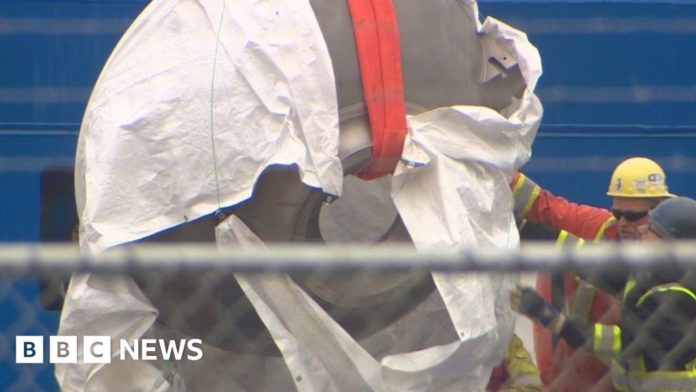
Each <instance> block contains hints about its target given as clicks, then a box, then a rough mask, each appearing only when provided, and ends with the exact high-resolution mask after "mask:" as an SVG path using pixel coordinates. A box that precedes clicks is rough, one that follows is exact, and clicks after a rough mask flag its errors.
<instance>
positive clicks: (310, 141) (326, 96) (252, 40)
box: [56, 0, 541, 391]
mask: <svg viewBox="0 0 696 392" xmlns="http://www.w3.org/2000/svg"><path fill="white" fill-rule="evenodd" d="M453 1H454V0H453ZM462 3H463V4H464V6H466V7H469V8H470V11H471V12H470V15H472V17H473V16H474V15H478V10H477V8H476V3H475V2H471V1H463V2H462ZM223 4H227V3H224V2H222V1H206V0H196V1H180V0H161V1H154V2H152V3H151V4H150V5H149V6H148V7H147V8H146V10H145V11H144V12H143V13H142V14H141V15H140V17H139V18H138V19H137V20H136V21H135V22H134V24H133V25H132V26H131V28H130V29H129V30H128V32H127V33H126V34H125V35H124V37H123V38H122V40H121V42H120V43H119V45H118V46H117V48H116V49H115V51H114V53H113V54H112V56H111V58H110V59H109V61H108V63H107V65H106V66H105V68H104V70H103V72H102V74H101V76H100V78H99V81H98V83H97V85H96V86H95V89H94V92H93V94H92V97H91V99H90V102H89V105H88V107H87V110H86V113H85V117H84V122H83V126H82V129H81V132H80V139H79V144H78V151H77V159H76V194H77V204H78V212H79V216H80V221H81V222H80V223H81V231H80V236H81V238H80V241H81V246H82V247H83V249H85V250H87V251H91V252H99V251H102V250H104V249H106V248H109V247H112V246H116V245H119V244H123V243H127V242H130V241H134V240H137V239H141V238H143V237H146V236H148V235H151V234H153V233H156V232H159V231H162V230H165V229H167V228H170V227H173V226H176V225H178V224H181V223H184V222H186V221H189V220H193V219H195V218H198V217H200V216H203V215H206V214H209V213H211V212H213V211H214V210H215V209H216V208H218V206H220V205H222V206H228V205H233V204H236V203H238V202H240V201H243V200H245V199H246V198H248V197H249V196H250V195H251V191H252V189H253V185H254V183H255V181H256V180H257V177H258V175H259V173H261V172H262V171H263V169H264V168H265V167H267V166H268V165H269V164H272V163H285V164H289V163H296V164H297V165H298V166H299V168H300V170H301V174H302V180H303V182H305V183H306V184H308V185H311V186H315V187H319V188H322V190H323V191H324V192H327V193H332V194H340V192H341V184H342V178H341V177H342V173H341V167H340V163H339V161H338V159H337V157H336V154H337V149H338V128H337V124H338V116H337V110H336V107H335V105H336V104H335V102H336V91H335V82H334V77H333V74H332V69H331V62H330V59H329V57H328V52H327V50H326V45H325V43H324V41H323V38H322V36H321V32H320V30H319V28H318V25H317V21H316V19H315V17H314V14H313V12H312V9H311V7H310V5H309V2H308V1H300V0H297V1H295V0H293V1H272V0H269V1H265V2H256V1H251V0H247V1H236V2H234V7H232V6H230V5H224V6H223ZM277 9H282V10H283V12H280V13H276V12H275V11H276V10H277ZM470 22H471V21H462V23H470ZM476 28H477V29H478V31H479V33H480V34H481V35H480V37H481V39H480V42H481V45H482V46H483V49H484V50H483V51H484V56H483V58H482V59H481V62H482V63H484V64H488V62H487V60H488V58H489V57H496V58H499V61H498V63H499V64H502V66H503V67H510V66H512V65H514V64H516V65H518V66H519V68H520V71H521V73H522V76H523V77H524V79H525V82H526V86H527V87H526V90H525V91H524V93H523V94H522V96H521V97H520V98H519V99H515V100H514V102H513V103H512V104H511V106H509V107H508V108H506V109H505V110H504V111H502V112H497V111H495V110H492V109H489V108H486V107H481V106H453V107H445V108H438V109H434V110H430V111H427V112H424V113H421V114H418V115H416V116H410V117H409V119H408V125H409V133H408V137H407V140H406V143H405V147H404V154H403V158H404V162H406V163H408V164H405V163H400V164H399V167H398V168H397V171H396V172H395V175H394V178H393V184H392V197H393V200H394V203H395V204H396V207H397V210H398V211H399V213H400V215H401V217H402V219H403V221H404V224H405V226H406V227H407V229H408V231H409V234H410V235H411V237H412V238H413V240H414V242H415V244H416V246H417V247H418V248H420V249H424V248H428V247H443V246H445V247H477V246H496V247H509V248H512V247H515V246H517V245H518V241H519V239H518V235H517V231H516V229H515V227H514V221H513V217H512V195H511V192H510V189H509V187H508V183H509V182H510V180H511V176H512V174H513V172H514V170H515V169H517V168H518V167H519V166H521V165H522V164H523V163H524V162H525V161H526V160H527V159H529V157H530V147H531V143H532V141H533V139H534V136H535V133H536V130H537V127H538V125H539V122H540V119H541V104H540V103H539V101H538V99H537V98H536V97H535V95H534V93H533V90H534V88H535V86H536V82H537V79H538V77H539V76H540V74H541V62H540V59H539V55H538V53H537V51H536V49H535V48H534V47H533V46H531V45H530V44H529V43H528V42H527V39H526V36H525V35H524V34H522V33H520V32H519V31H516V30H514V29H512V28H510V27H509V26H507V25H505V24H503V23H500V22H498V21H496V20H494V19H487V20H486V21H485V23H483V24H479V22H478V20H476ZM497 73H499V69H498V68H496V67H493V68H491V67H489V66H487V65H486V66H484V67H483V74H482V75H481V80H488V79H490V78H492V77H494V76H496V75H497ZM279 191H282V190H279ZM221 229H222V228H221ZM228 230H232V231H234V230H233V229H231V228H228ZM223 242H224V241H223ZM228 242H233V241H228ZM433 279H434V281H435V284H436V287H437V289H438V291H437V293H436V294H437V295H436V296H434V297H433V298H431V299H430V300H432V301H434V302H433V303H436V305H432V303H430V302H427V301H426V302H427V303H426V304H425V305H423V306H424V307H425V308H428V306H431V305H432V306H435V307H438V306H440V308H441V309H443V310H444V311H443V312H440V313H437V314H439V315H445V316H446V317H445V318H444V319H443V318H442V317H440V318H432V319H431V320H429V319H428V318H427V317H422V318H421V319H420V320H421V322H422V323H425V324H418V328H419V329H418V330H417V331H415V332H414V331H412V330H411V331H409V327H410V325H404V324H399V323H398V322H397V323H396V324H398V325H394V326H392V327H390V328H392V331H391V332H389V333H391V334H392V336H395V337H396V338H397V339H403V338H404V337H405V336H411V337H413V338H414V339H415V338H417V339H422V340H423V341H427V339H428V336H426V335H427V334H428V333H430V332H431V330H429V329H428V325H427V323H428V322H431V323H436V322H445V323H449V324H451V328H452V329H453V330H454V331H455V333H456V335H454V337H453V338H452V339H451V341H449V342H437V343H433V345H432V346H430V347H428V348H425V349H422V350H418V351H410V352H403V353H395V354H391V355H388V356H385V357H383V358H381V359H379V360H377V359H376V358H375V357H374V356H373V355H371V354H370V353H369V351H370V347H369V345H370V344H372V343H371V342H370V341H369V339H368V340H367V341H365V342H355V341H354V340H353V339H352V338H351V337H350V335H348V334H347V333H346V332H345V331H343V330H342V329H341V328H340V326H338V325H337V324H336V323H335V322H333V320H331V319H330V318H327V317H328V316H327V315H326V314H325V313H323V312H322V311H321V309H320V308H319V307H318V306H317V305H316V304H315V303H314V302H313V301H312V300H311V299H310V298H309V296H307V295H306V294H304V293H303V292H302V290H300V289H299V288H298V287H297V286H296V285H294V284H293V283H292V281H290V280H289V279H287V278H285V277H282V276H269V277H266V278H263V277H260V278H255V279H251V280H247V281H240V285H241V286H242V287H243V288H244V290H245V292H246V294H247V296H248V297H249V299H250V301H252V303H253V304H254V306H255V309H256V311H257V312H258V313H259V315H260V316H261V318H262V319H263V321H264V322H265V323H266V325H267V326H268V327H269V330H270V331H271V333H272V335H273V337H274V338H275V341H276V344H277V345H278V347H279V348H280V350H281V352H282V353H283V358H284V359H285V365H286V366H287V367H288V368H289V369H290V371H291V372H295V371H302V372H303V375H304V377H303V378H302V379H303V380H304V382H299V383H298V382H297V380H295V382H296V386H297V387H298V388H300V389H303V390H345V389H343V388H342V387H343V386H346V385H348V386H349V387H352V386H360V387H363V386H367V388H372V389H375V390H413V391H425V390H447V389H448V388H451V389H452V390H472V391H477V390H482V389H483V388H484V386H485V384H486V382H487V378H488V375H489V373H490V369H491V368H492V366H494V365H496V364H497V362H498V361H500V359H501V358H502V351H503V350H504V349H505V345H506V343H507V340H508V338H509V336H510V334H511V333H512V324H513V319H514V317H513V315H512V311H511V310H510V309H509V306H508V305H507V291H508V288H509V287H510V286H511V285H512V282H513V279H512V278H511V277H505V276H490V275H485V274H462V275H455V274H451V275H444V274H434V276H433ZM274 290H276V291H275V292H274ZM274 293H286V294H288V295H287V296H285V297H282V296H280V297H277V296H276V295H275V294H274ZM279 298H280V299H284V300H295V301H299V302H302V303H303V304H304V305H303V306H304V310H305V311H306V312H305V313H303V314H302V316H303V317H306V319H305V320H306V321H307V322H304V323H303V322H298V321H297V320H299V319H300V316H298V315H297V314H294V315H293V314H291V313H292V312H288V311H287V308H284V307H283V306H280V305H279V304H278V303H276V302H277V301H278V300H279ZM428 309H430V308H428ZM428 309H426V310H423V312H429V311H431V309H430V310H428ZM433 314H435V313H433ZM156 316H157V310H156V309H155V308H154V307H153V306H152V305H151V304H150V303H149V301H148V300H147V299H146V298H145V297H144V296H143V295H142V293H141V292H140V291H139V289H138V286H137V285H136V284H135V283H134V282H132V281H131V280H130V279H127V278H121V277H111V278H103V277H97V276H90V275H80V276H77V277H75V278H74V279H73V280H72V282H71V285H70V288H69V290H68V293H67V298H66V301H65V306H64V310H63V313H62V315H61V326H60V333H61V334H64V335H77V336H84V335H110V336H112V338H113V340H114V341H118V339H121V338H130V339H132V338H138V337H140V336H142V335H143V334H144V333H146V332H147V331H148V330H149V329H150V327H151V326H152V323H153V322H154V320H155V319H156ZM447 317H448V318H449V320H448V319H447ZM443 320H444V321H443ZM312 328H314V329H312ZM312 331H313V332H312ZM406 331H407V332H408V333H406ZM315 332H316V333H318V334H320V335H313V333H315ZM409 334H410V335H409ZM313 336H320V338H317V340H315V341H314V342H313V343H312V342H310V340H311V338H312V337H313ZM414 336H415V337H414ZM375 339H377V338H375ZM310 343H311V344H310ZM373 343H374V342H373ZM375 344H376V343H375ZM307 350H309V351H307ZM334 354H335V355H334ZM337 356H338V357H339V358H341V361H338V362H337V359H336V357H337ZM222 357H224V355H223V354H221V355H220V358H222ZM78 359H79V358H78ZM223 362H224V361H223ZM264 366H266V368H272V367H273V366H275V365H273V366H272V365H270V364H266V365H264ZM255 368H256V367H255ZM204 370H205V369H204V368H201V371H204ZM184 373H185V372H184ZM230 373H234V372H233V371H230ZM56 376H57V378H58V382H59V384H60V385H61V387H62V388H63V389H64V390H66V391H77V390H80V391H82V390H94V391H100V390H105V389H108V386H109V385H111V384H110V383H113V382H117V383H116V384H113V385H116V386H118V388H122V386H123V385H124V384H123V380H124V379H127V380H128V381H129V383H128V385H129V386H130V387H131V388H132V390H167V388H169V389H171V390H180V389H181V388H183V387H176V386H171V387H170V386H169V384H168V383H167V381H166V379H167V380H169V379H172V378H171V377H169V378H166V377H164V376H163V375H162V374H161V372H160V371H159V370H158V368H156V367H155V366H154V365H151V364H148V363H144V362H137V363H129V362H117V363H112V364H110V365H106V366H105V365H100V364H91V365H63V364H57V365H56ZM198 376H199V377H206V376H205V374H203V373H201V374H198ZM220 377H224V372H223V374H221V375H220ZM240 377H242V375H240ZM184 378H186V377H184ZM293 379H294V378H293ZM279 380H281V381H279V382H282V380H283V379H282V377H281V378H279ZM264 381H265V382H269V383H270V382H271V381H272V378H269V379H267V380H264ZM184 382H185V381H184ZM346 382H347V383H348V384H345V383H346ZM175 384H176V383H175ZM176 385H180V384H176ZM219 385H236V384H235V383H232V382H231V383H230V384H219ZM269 385H270V386H268V389H267V390H274V388H273V385H272V384H269ZM279 385H282V384H279ZM285 386H286V387H287V385H285Z"/></svg>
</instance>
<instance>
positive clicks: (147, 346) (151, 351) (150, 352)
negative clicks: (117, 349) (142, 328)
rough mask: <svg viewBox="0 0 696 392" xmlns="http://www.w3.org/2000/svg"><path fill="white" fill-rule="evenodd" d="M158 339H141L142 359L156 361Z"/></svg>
mask: <svg viewBox="0 0 696 392" xmlns="http://www.w3.org/2000/svg"><path fill="white" fill-rule="evenodd" d="M155 353H157V339H141V340H140V354H141V356H140V359H143V360H145V361H154V360H156V359H157V355H155Z"/></svg>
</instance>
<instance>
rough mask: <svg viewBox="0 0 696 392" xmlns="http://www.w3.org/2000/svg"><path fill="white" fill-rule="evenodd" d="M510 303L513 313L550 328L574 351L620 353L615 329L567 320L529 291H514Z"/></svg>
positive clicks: (533, 292) (519, 288) (531, 290)
mask: <svg viewBox="0 0 696 392" xmlns="http://www.w3.org/2000/svg"><path fill="white" fill-rule="evenodd" d="M510 303H511V306H512V308H513V309H514V310H516V311H517V312H519V313H521V314H523V315H525V316H527V317H529V318H530V319H532V320H533V321H536V322H538V323H540V324H541V325H543V326H544V327H547V328H549V329H550V330H551V332H552V333H553V334H554V335H556V336H560V337H562V338H563V339H564V340H565V341H566V342H567V343H568V344H569V345H571V346H572V347H574V348H581V349H584V350H587V351H591V352H594V353H597V354H599V355H601V356H611V355H615V354H618V352H619V351H620V350H621V329H620V328H619V327H618V326H615V325H605V324H590V323H588V322H586V321H584V320H581V319H575V318H570V317H568V316H567V315H565V314H563V313H561V312H560V311H558V310H557V309H555V308H554V307H553V306H552V305H551V304H550V303H548V302H546V300H545V299H544V298H543V297H542V296H541V295H539V293H537V292H536V291H534V290H533V289H531V288H528V287H517V288H516V289H515V290H514V291H513V292H512V293H511V294H510Z"/></svg>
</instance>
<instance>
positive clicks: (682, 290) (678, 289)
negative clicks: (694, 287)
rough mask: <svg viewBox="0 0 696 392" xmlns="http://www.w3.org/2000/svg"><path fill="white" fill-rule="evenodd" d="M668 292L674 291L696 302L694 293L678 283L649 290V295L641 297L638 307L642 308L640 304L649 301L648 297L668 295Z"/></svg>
mask: <svg viewBox="0 0 696 392" xmlns="http://www.w3.org/2000/svg"><path fill="white" fill-rule="evenodd" d="M668 291H673V292H676V293H680V294H684V295H686V296H689V297H691V299H693V300H694V301H696V294H694V292H693V291H691V290H689V289H688V288H686V287H684V286H682V285H680V284H678V283H669V284H663V285H659V286H655V287H653V288H651V289H650V290H648V292H647V293H645V294H643V295H641V296H640V298H639V299H638V303H637V305H639V306H640V304H642V303H643V301H645V300H646V299H648V297H650V296H651V295H653V294H656V293H666V292H668Z"/></svg>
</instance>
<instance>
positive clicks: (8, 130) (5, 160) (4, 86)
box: [0, 0, 696, 391]
mask: <svg viewBox="0 0 696 392" xmlns="http://www.w3.org/2000/svg"><path fill="white" fill-rule="evenodd" d="M453 1H455V0H453ZM146 3H147V2H146V1H143V0H130V1H127V0H121V1H116V0H113V1H98V0H91V1H88V0H83V1H78V0H72V1H67V0H63V1H51V0H47V1H35V0H4V1H3V0H0V53H2V57H0V190H1V191H0V241H4V242H7V241H30V242H33V241H38V240H39V238H40V233H39V223H40V215H39V211H40V205H39V203H40V199H39V191H40V189H39V184H40V172H41V171H42V170H43V169H45V168H47V167H52V166H65V165H68V166H69V165H72V160H73V154H74V151H75V142H76V132H77V129H78V127H79V122H80V119H81V117H82V112H83V110H84V107H85V104H86V101H87V98H88V96H89V93H90V90H91V87H92V85H93V84H94V82H95V81H96V78H97V76H98V74H99V71H100V69H101V67H102V65H103V64H104V62H105V61H106V59H107V57H108V55H109V53H110V51H111V49H112V48H113V46H114V45H115V43H116V42H117V41H118V38H119V37H120V35H121V34H122V33H123V31H125V29H126V28H127V26H128V24H129V23H130V21H131V20H132V19H133V18H134V17H135V16H136V15H137V14H138V12H139V11H140V10H141V9H142V8H143V7H144V6H145V5H146ZM480 11H481V14H482V15H483V16H492V17H496V18H498V19H501V20H504V21H506V22H507V23H509V24H511V25H513V26H516V27H519V28H520V29H522V30H524V31H526V32H527V33H528V35H529V38H530V40H531V41H532V42H533V43H534V44H535V45H536V46H537V47H538V48H539V50H540V52H541V56H542V61H543V65H544V76H543V77H542V79H541V81H540V84H539V87H538V93H539V96H540V97H541V99H542V102H543V103H544V108H545V114H544V120H543V124H542V127H541V131H540V134H539V136H538V138H537V141H536V143H535V145H534V151H533V154H534V155H533V158H532V160H531V161H530V162H529V164H528V165H527V166H526V167H525V171H526V172H527V173H528V174H530V175H531V176H532V177H534V178H535V179H536V180H537V181H538V182H539V183H540V184H541V185H543V186H545V187H547V188H549V189H551V190H553V191H555V192H556V193H559V194H563V195H565V196H567V197H569V198H571V199H574V200H576V201H580V202H584V203H591V204H595V205H600V206H608V204H609V202H610V200H609V198H608V197H606V196H604V191H605V188H606V186H607V182H608V179H609V176H610V174H611V170H612V169H613V167H614V166H615V165H616V163H618V162H619V161H621V160H622V159H623V158H625V157H627V156H631V155H646V156H650V157H653V158H656V159H657V160H658V161H659V162H660V163H662V164H663V166H664V167H665V169H666V171H667V173H668V180H669V182H670V186H671V189H672V190H673V192H676V193H679V194H684V195H690V196H696V182H694V181H692V180H691V177H692V176H693V174H694V171H696V164H695V163H696V110H692V107H693V106H694V104H695V103H696V72H693V71H692V66H691V65H692V64H693V63H694V60H696V2H694V1H668V0H662V1H654V2H650V1H640V0H632V1H629V0H626V1H596V2H588V1H577V0H575V1H572V0H568V1H546V0H517V1H496V0H485V1H481V2H480ZM37 287H38V283H37V282H36V281H33V280H26V281H13V280H9V279H4V280H3V281H1V282H0V390H9V389H10V386H12V385H25V386H26V388H24V389H22V388H20V389H14V390H31V391H34V390H40V388H44V389H45V390H56V389H57V387H56V384H55V381H54V380H53V375H52V368H51V367H50V366H39V365H25V366H21V367H20V366H17V365H15V364H14V336H15V335H18V334H46V335H48V334H51V333H52V332H54V331H55V329H56V326H57V318H58V315H57V313H56V312H49V311H44V310H41V307H40V306H39V303H38V293H37V291H38V290H37ZM27 309H31V312H28V311H27ZM30 313H31V314H30ZM34 315H36V317H37V318H36V319H35V318H34Z"/></svg>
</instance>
